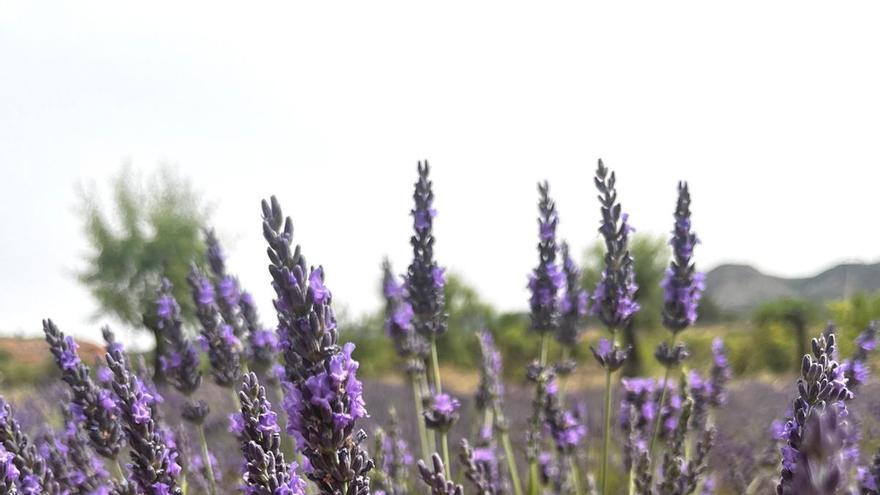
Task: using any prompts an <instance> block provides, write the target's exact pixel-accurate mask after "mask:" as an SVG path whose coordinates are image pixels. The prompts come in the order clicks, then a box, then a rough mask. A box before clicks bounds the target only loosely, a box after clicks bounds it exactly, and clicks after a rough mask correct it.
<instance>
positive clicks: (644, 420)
mask: <svg viewBox="0 0 880 495" xmlns="http://www.w3.org/2000/svg"><path fill="white" fill-rule="evenodd" d="M622 383H623V398H622V399H621V402H620V418H619V420H620V427H621V429H622V430H623V431H624V432H626V433H627V441H628V442H629V443H627V444H625V445H624V449H623V452H624V460H625V465H626V467H627V468H629V467H631V465H632V464H631V463H632V462H633V459H634V458H635V455H636V454H637V453H638V451H639V450H641V449H646V447H647V445H648V442H649V441H650V440H651V434H652V433H653V430H652V428H653V426H654V424H655V423H656V422H657V420H658V417H659V420H660V425H661V428H660V431H659V433H658V435H659V437H660V438H661V439H666V438H670V437H671V435H672V434H673V433H674V432H675V430H676V428H677V426H678V420H679V415H680V414H681V408H682V405H683V403H684V401H683V400H682V397H681V395H680V394H679V393H678V389H677V387H676V385H673V384H671V383H669V384H667V385H666V397H665V400H664V401H663V406H662V407H661V406H660V395H661V394H662V392H663V387H662V384H661V383H658V382H657V381H655V380H654V379H653V378H624V379H623V380H622Z"/></svg>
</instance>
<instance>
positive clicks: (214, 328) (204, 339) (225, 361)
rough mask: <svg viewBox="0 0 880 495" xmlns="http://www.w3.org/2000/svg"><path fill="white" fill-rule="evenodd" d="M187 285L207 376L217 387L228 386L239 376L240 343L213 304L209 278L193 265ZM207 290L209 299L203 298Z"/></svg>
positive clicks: (232, 327) (233, 330)
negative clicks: (205, 354)
mask: <svg viewBox="0 0 880 495" xmlns="http://www.w3.org/2000/svg"><path fill="white" fill-rule="evenodd" d="M187 282H188V283H189V285H190V288H191V290H192V294H193V301H194V302H195V305H196V317H197V318H198V320H199V323H200V324H201V331H200V334H201V335H200V341H201V343H202V346H203V347H204V348H206V350H207V352H208V361H209V362H210V363H211V375H212V376H213V377H214V381H215V382H216V383H217V384H218V385H220V386H222V387H231V386H233V385H234V384H235V383H236V382H237V381H238V379H239V377H240V375H241V342H240V341H239V339H238V337H237V335H236V333H235V327H234V326H232V325H230V324H229V323H228V322H227V321H225V318H224V317H223V315H221V312H220V309H219V308H218V306H217V304H215V302H214V298H213V288H212V285H211V281H210V279H208V277H207V276H205V275H204V274H203V273H202V271H201V270H199V268H198V267H197V266H196V265H195V264H194V265H193V266H192V267H191V269H190V273H189V276H188V277H187ZM209 290H210V291H211V292H212V297H210V298H207V297H204V295H205V293H206V292H207V291H209Z"/></svg>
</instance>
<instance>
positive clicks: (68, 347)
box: [43, 320, 125, 459]
mask: <svg viewBox="0 0 880 495" xmlns="http://www.w3.org/2000/svg"><path fill="white" fill-rule="evenodd" d="M43 332H44V333H45V334H46V342H48V343H49V350H50V351H52V354H53V355H54V356H55V361H56V362H57V363H58V366H59V367H60V368H61V379H62V380H63V381H64V382H65V383H67V385H68V386H69V387H70V390H71V392H72V394H73V401H72V404H71V410H72V411H73V412H74V415H75V416H77V418H78V419H79V421H80V422H81V423H82V425H83V430H84V431H85V432H86V433H87V434H88V436H89V442H90V443H91V445H92V448H94V449H95V452H97V453H98V454H99V455H101V456H102V457H105V458H107V459H116V456H117V455H118V454H119V451H120V449H121V448H122V446H123V444H124V442H125V433H124V432H123V431H122V427H121V426H120V411H119V408H118V407H117V405H116V401H115V400H114V398H113V396H112V391H111V390H108V389H106V388H103V387H101V386H98V385H96V384H95V383H94V382H93V381H92V378H91V376H90V374H89V367H88V366H86V365H85V364H84V363H83V362H82V361H80V359H79V356H78V355H77V353H76V348H77V346H76V342H75V341H74V340H73V339H72V338H70V337H68V336H65V335H64V333H62V332H61V330H59V329H58V327H57V326H56V325H55V323H53V322H52V320H44V321H43Z"/></svg>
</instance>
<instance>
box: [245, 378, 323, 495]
mask: <svg viewBox="0 0 880 495" xmlns="http://www.w3.org/2000/svg"><path fill="white" fill-rule="evenodd" d="M238 396H239V401H240V402H241V413H240V414H238V415H237V421H235V422H234V423H235V424H238V425H240V428H241V429H240V431H239V432H238V433H239V438H240V440H241V442H242V451H243V452H244V458H245V462H246V468H245V469H246V471H245V475H244V484H245V493H246V494H248V495H275V494H286V495H303V494H304V493H305V482H304V481H303V480H302V479H300V478H299V476H297V474H296V463H293V464H292V465H291V466H289V467H288V465H287V463H285V462H284V454H283V453H282V452H281V436H280V431H281V429H280V427H279V426H278V422H277V420H276V416H275V413H274V412H272V405H271V404H270V403H269V401H268V400H267V399H266V390H265V389H264V388H263V387H262V386H261V385H260V382H259V381H258V380H257V375H255V374H254V373H249V374H248V375H247V376H245V378H244V383H243V384H242V387H241V391H240V392H239V394H238Z"/></svg>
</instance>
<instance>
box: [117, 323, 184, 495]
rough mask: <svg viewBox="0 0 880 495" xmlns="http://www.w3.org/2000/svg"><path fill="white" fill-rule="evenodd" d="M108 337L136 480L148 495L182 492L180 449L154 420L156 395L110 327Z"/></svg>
mask: <svg viewBox="0 0 880 495" xmlns="http://www.w3.org/2000/svg"><path fill="white" fill-rule="evenodd" d="M105 339H106V340H107V341H108V343H109V346H108V349H107V365H108V366H109V367H110V370H111V371H113V390H114V392H116V396H117V397H118V398H119V408H120V410H121V412H122V414H121V416H122V420H123V423H124V427H125V432H126V435H127V437H128V444H129V447H130V455H131V461H132V464H131V474H132V479H133V480H134V483H135V485H137V487H138V491H139V492H140V493H143V494H145V495H182V494H183V491H182V490H181V488H180V486H179V485H178V476H179V475H180V471H181V469H180V465H179V464H178V463H177V452H176V451H175V450H174V449H172V448H169V445H168V442H167V441H166V439H164V438H163V437H162V435H161V432H160V429H159V427H158V425H157V423H156V420H155V419H154V416H155V406H156V403H155V398H154V397H153V396H152V395H150V394H149V393H148V392H147V391H146V388H145V387H144V383H143V381H142V380H141V379H140V378H139V377H138V376H137V375H135V374H134V373H133V372H132V370H131V366H130V364H129V361H128V356H127V355H126V354H125V351H124V350H123V348H122V345H121V344H119V343H116V342H115V341H114V339H113V336H112V334H111V333H110V332H109V330H108V329H105Z"/></svg>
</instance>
